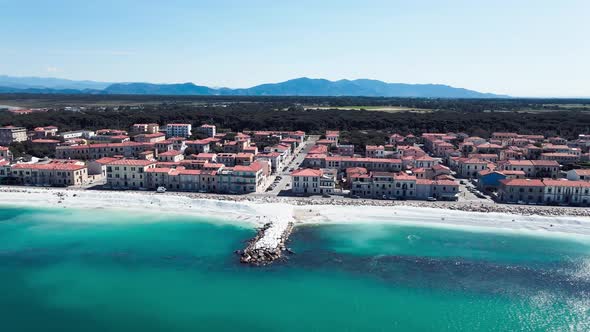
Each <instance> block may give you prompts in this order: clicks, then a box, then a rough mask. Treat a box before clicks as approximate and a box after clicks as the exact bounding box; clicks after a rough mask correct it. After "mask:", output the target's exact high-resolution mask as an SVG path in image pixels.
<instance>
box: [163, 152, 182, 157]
mask: <svg viewBox="0 0 590 332" xmlns="http://www.w3.org/2000/svg"><path fill="white" fill-rule="evenodd" d="M181 154H182V152H180V151H177V150H170V151H166V152H162V153H160V154H159V155H160V156H164V157H169V156H178V155H181Z"/></svg>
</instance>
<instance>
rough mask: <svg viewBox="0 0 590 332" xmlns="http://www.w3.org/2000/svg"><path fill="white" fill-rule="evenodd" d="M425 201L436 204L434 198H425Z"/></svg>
mask: <svg viewBox="0 0 590 332" xmlns="http://www.w3.org/2000/svg"><path fill="white" fill-rule="evenodd" d="M426 200H427V201H429V202H436V198H434V197H428V198H426Z"/></svg>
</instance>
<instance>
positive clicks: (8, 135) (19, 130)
mask: <svg viewBox="0 0 590 332" xmlns="http://www.w3.org/2000/svg"><path fill="white" fill-rule="evenodd" d="M27 139H28V137H27V128H25V127H15V126H5V127H0V145H10V144H12V143H14V142H25V141H26V140H27Z"/></svg>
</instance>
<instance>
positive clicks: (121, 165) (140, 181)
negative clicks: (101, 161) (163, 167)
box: [106, 159, 156, 189]
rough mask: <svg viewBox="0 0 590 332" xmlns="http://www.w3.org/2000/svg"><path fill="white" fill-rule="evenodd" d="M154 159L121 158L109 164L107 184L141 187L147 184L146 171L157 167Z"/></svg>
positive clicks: (127, 187)
mask: <svg viewBox="0 0 590 332" xmlns="http://www.w3.org/2000/svg"><path fill="white" fill-rule="evenodd" d="M155 167H156V162H155V161H152V160H133V159H119V160H115V161H111V162H109V163H108V164H107V171H106V173H107V186H109V187H111V188H125V189H140V188H144V187H145V186H146V185H147V182H146V175H145V173H146V171H147V170H148V169H150V168H155Z"/></svg>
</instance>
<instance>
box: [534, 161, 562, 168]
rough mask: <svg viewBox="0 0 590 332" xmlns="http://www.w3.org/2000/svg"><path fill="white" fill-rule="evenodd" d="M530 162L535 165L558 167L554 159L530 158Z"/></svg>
mask: <svg viewBox="0 0 590 332" xmlns="http://www.w3.org/2000/svg"><path fill="white" fill-rule="evenodd" d="M531 163H532V164H533V165H535V166H556V167H559V163H558V162H557V161H555V160H531Z"/></svg>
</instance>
